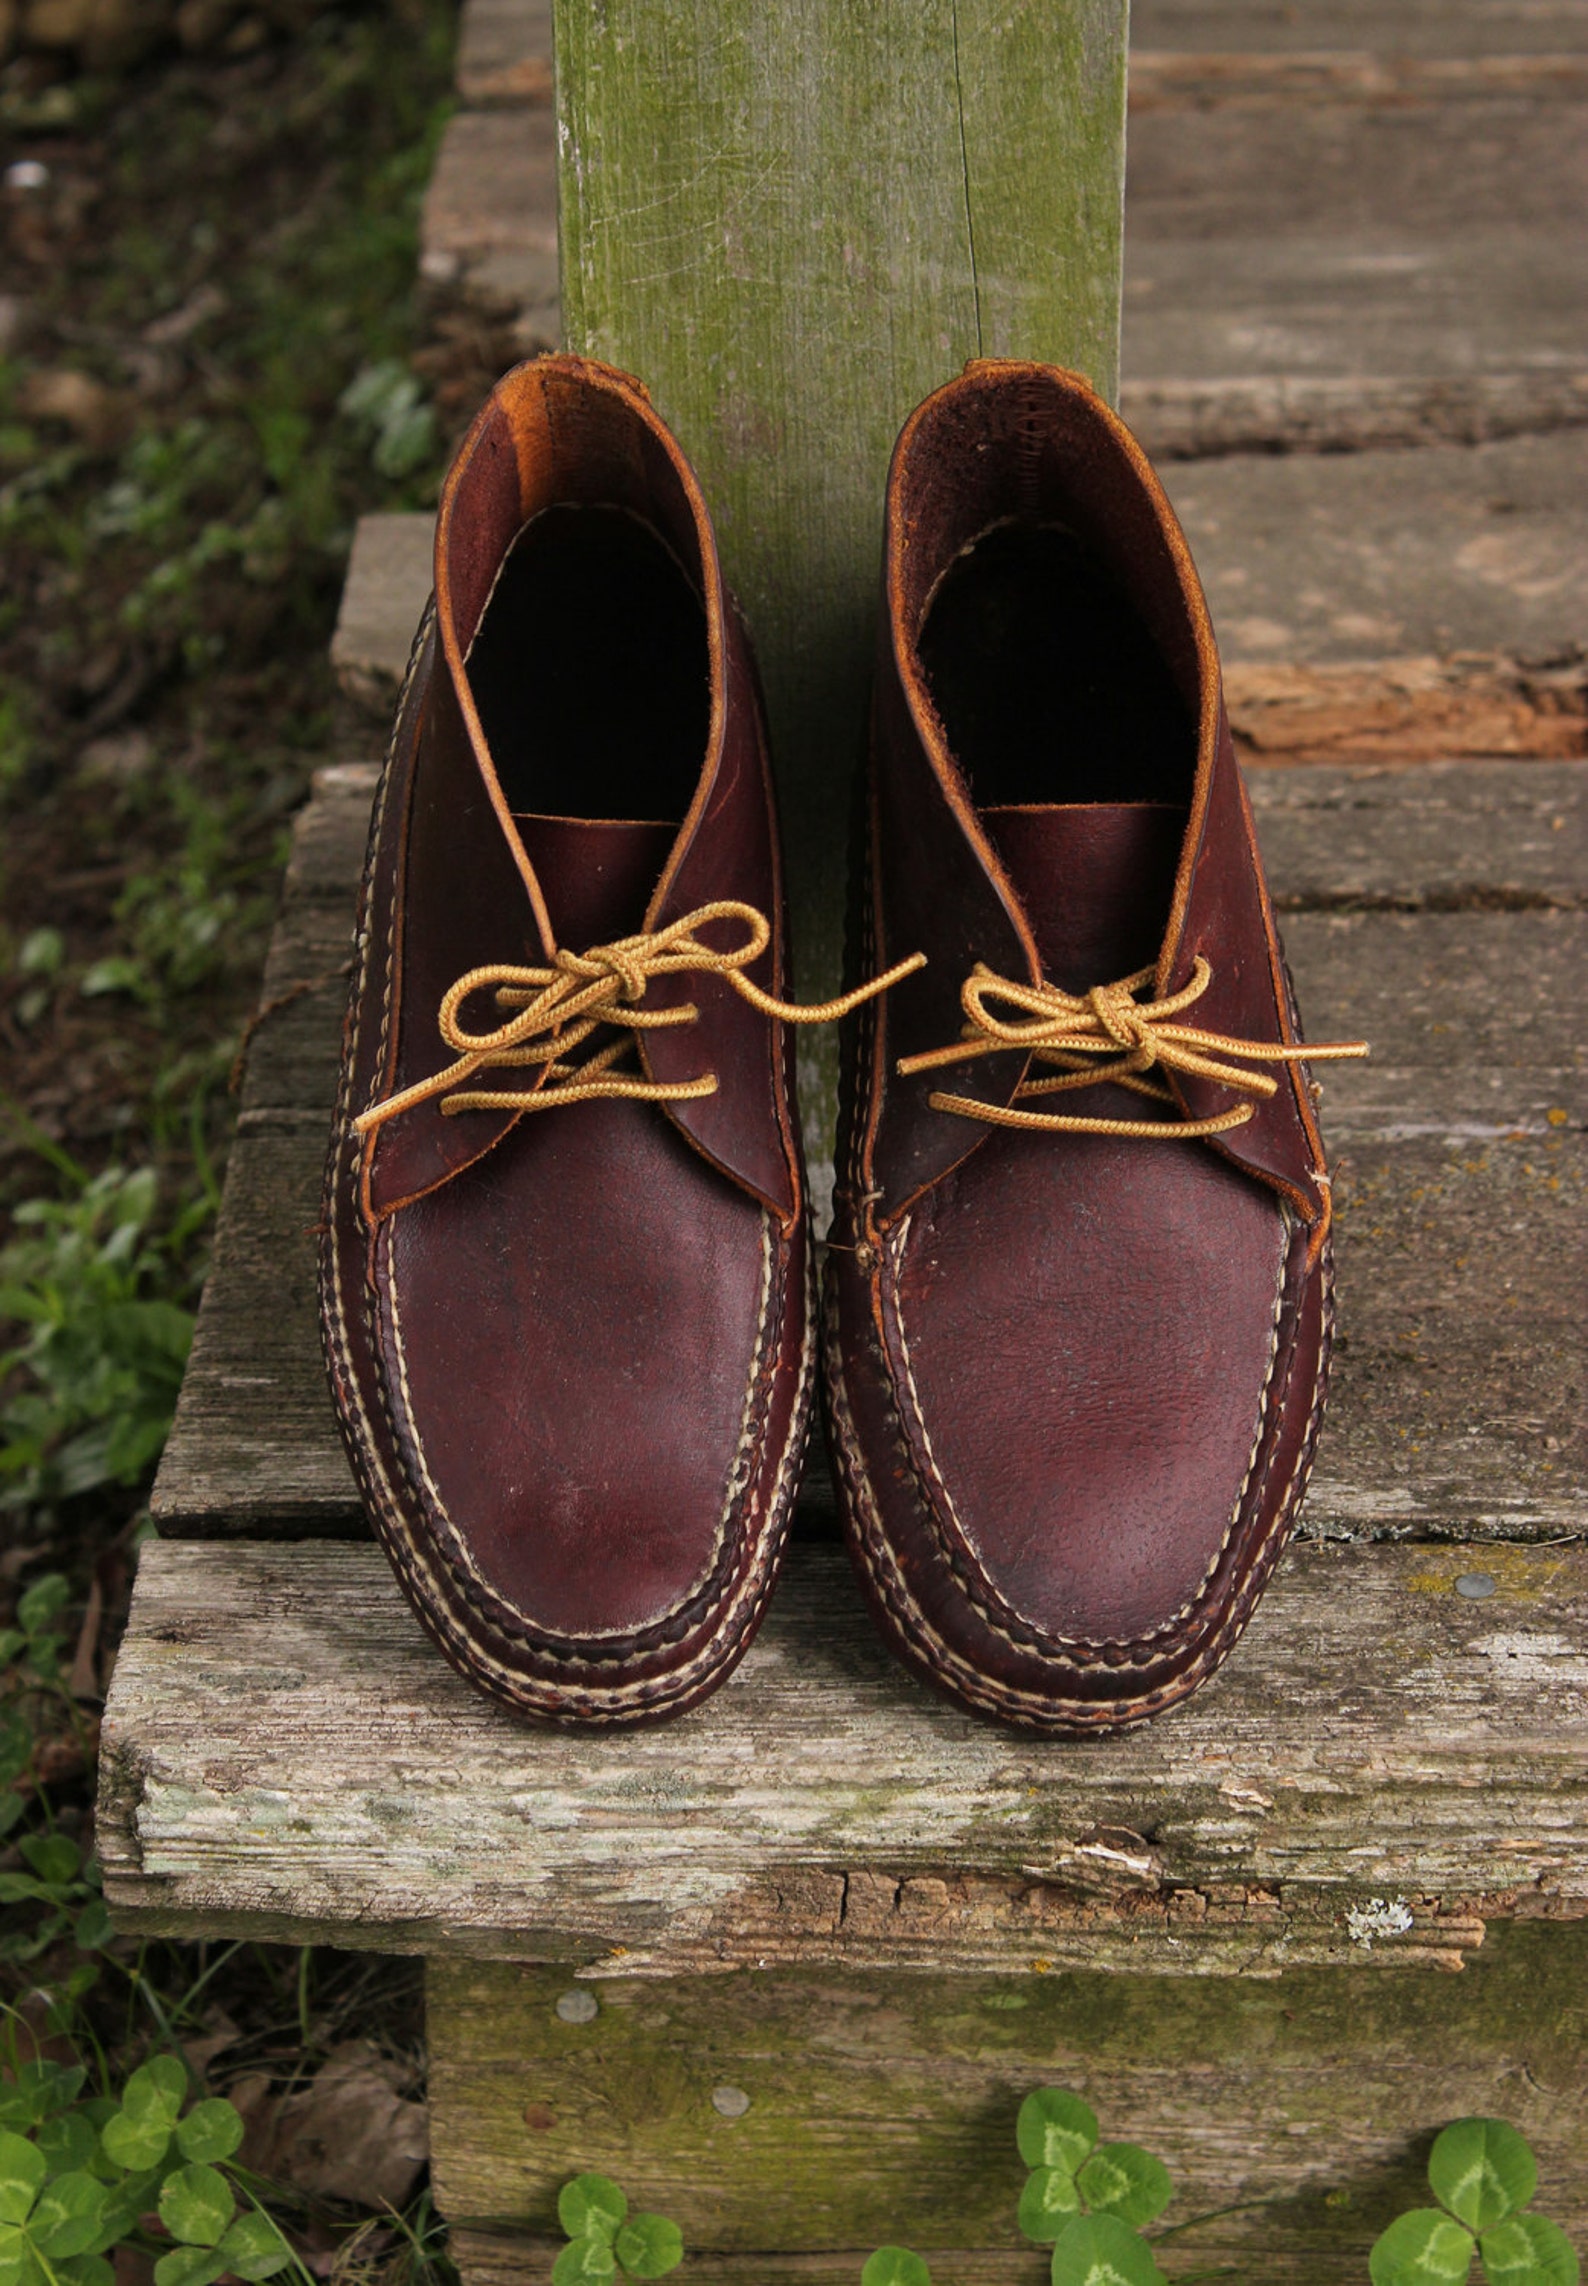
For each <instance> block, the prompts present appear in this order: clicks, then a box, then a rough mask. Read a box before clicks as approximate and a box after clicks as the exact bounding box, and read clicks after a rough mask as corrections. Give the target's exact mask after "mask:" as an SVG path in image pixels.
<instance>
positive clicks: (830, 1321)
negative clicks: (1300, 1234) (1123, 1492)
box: [825, 1260, 1334, 1732]
mask: <svg viewBox="0 0 1588 2286" xmlns="http://www.w3.org/2000/svg"><path fill="white" fill-rule="evenodd" d="M1320 1267H1321V1272H1322V1276H1323V1279H1324V1285H1323V1291H1322V1296H1321V1324H1320V1346H1319V1356H1318V1366H1317V1371H1316V1373H1315V1375H1314V1379H1313V1390H1312V1403H1311V1407H1310V1410H1309V1414H1308V1420H1307V1425H1306V1428H1305V1430H1304V1432H1303V1436H1302V1440H1301V1444H1300V1447H1299V1448H1298V1451H1297V1456H1296V1461H1295V1465H1294V1467H1293V1468H1292V1470H1291V1474H1290V1477H1289V1480H1288V1482H1287V1484H1286V1487H1285V1490H1284V1492H1283V1494H1282V1495H1281V1497H1280V1500H1279V1502H1278V1504H1277V1505H1276V1508H1275V1511H1274V1515H1273V1518H1272V1520H1271V1523H1270V1525H1269V1528H1268V1530H1267V1532H1266V1533H1265V1534H1264V1536H1263V1539H1262V1541H1261V1543H1260V1544H1259V1546H1258V1547H1257V1549H1256V1550H1254V1552H1253V1557H1252V1562H1251V1566H1250V1569H1249V1571H1248V1573H1247V1576H1246V1578H1245V1580H1244V1581H1243V1582H1242V1584H1241V1587H1240V1588H1239V1590H1238V1591H1237V1593H1236V1594H1235V1596H1234V1597H1232V1599H1231V1603H1230V1607H1229V1610H1228V1611H1227V1613H1226V1614H1225V1615H1224V1618H1223V1619H1222V1621H1221V1622H1220V1624H1219V1625H1218V1626H1217V1627H1216V1628H1215V1629H1214V1630H1213V1631H1212V1632H1211V1633H1210V1634H1209V1635H1208V1636H1207V1637H1206V1638H1205V1639H1204V1641H1203V1643H1202V1644H1201V1646H1200V1647H1199V1649H1198V1651H1197V1654H1196V1656H1195V1657H1194V1658H1193V1659H1192V1660H1190V1661H1189V1662H1188V1663H1187V1664H1186V1665H1185V1666H1184V1667H1183V1668H1180V1669H1178V1670H1177V1671H1176V1672H1174V1673H1173V1674H1171V1675H1170V1676H1169V1677H1168V1678H1167V1679H1166V1681H1165V1682H1164V1683H1162V1684H1160V1685H1159V1686H1157V1687H1156V1688H1155V1689H1153V1690H1150V1691H1146V1692H1141V1693H1138V1694H1136V1695H1135V1696H1133V1697H1129V1698H1124V1697H1120V1698H1111V1699H1106V1700H1105V1699H1084V1700H1074V1699H1059V1698H1056V1697H1055V1695H1054V1693H1053V1691H1052V1690H1051V1689H1046V1690H1042V1691H1036V1690H1025V1689H1022V1688H1021V1687H1019V1686H1017V1685H1012V1684H1011V1685H1006V1684H1002V1683H998V1682H995V1681H994V1680H992V1679H991V1678H990V1677H988V1676H986V1675H984V1674H982V1673H981V1672H980V1670H979V1669H977V1668H976V1667H974V1666H972V1665H971V1664H970V1663H969V1662H968V1661H967V1660H966V1659H965V1657H964V1656H963V1654H961V1653H960V1652H958V1651H956V1650H955V1649H954V1648H953V1647H952V1646H951V1645H950V1644H949V1643H947V1641H946V1640H945V1639H944V1638H943V1637H942V1635H941V1634H940V1632H939V1631H938V1630H937V1628H936V1627H935V1626H934V1625H933V1624H932V1622H931V1621H930V1620H929V1619H928V1617H927V1615H926V1613H925V1612H924V1611H923V1609H922V1608H921V1606H920V1604H919V1603H918V1602H917V1601H916V1599H915V1598H914V1596H913V1595H912V1594H911V1593H910V1591H909V1589H908V1587H907V1585H906V1583H905V1581H904V1578H903V1575H902V1573H901V1572H900V1570H899V1568H898V1564H897V1561H896V1558H895V1555H894V1551H893V1548H892V1545H891V1543H890V1541H889V1538H888V1535H887V1531H886V1528H885V1526H884V1525H883V1522H882V1516H881V1508H880V1504H879V1502H878V1501H877V1498H876V1494H875V1492H874V1490H873V1487H872V1485H871V1481H870V1478H869V1476H868V1474H867V1471H866V1467H865V1463H864V1459H863V1456H862V1453H861V1448H860V1441H859V1438H858V1435H857V1434H856V1431H855V1428H854V1424H853V1419H852V1416H851V1415H850V1412H849V1406H848V1398H847V1392H846V1389H845V1386H844V1375H843V1352H842V1338H841V1324H840V1319H839V1312H838V1288H837V1281H836V1278H830V1280H829V1288H828V1305H829V1306H828V1310H827V1313H826V1325H825V1348H826V1362H827V1377H828V1383H829V1396H830V1400H831V1410H832V1417H833V1425H834V1431H835V1440H836V1443H837V1446H838V1457H839V1464H840V1465H839V1479H838V1483H839V1493H840V1499H841V1501H842V1502H843V1504H844V1506H845V1508H846V1511H847V1514H846V1522H847V1525H848V1529H849V1538H850V1543H851V1546H852V1547H853V1549H854V1551H855V1553H856V1556H857V1558H858V1559H859V1561H860V1562H861V1565H862V1569H863V1570H864V1572H865V1574H866V1576H867V1578H868V1579H869V1580H870V1581H871V1583H872V1586H873V1587H874V1589H875V1591H876V1593H877V1595H878V1597H879V1599H880V1601H881V1603H882V1605H883V1609H884V1611H885V1613H886V1615H887V1619H888V1622H889V1625H890V1627H891V1628H892V1630H893V1632H894V1636H895V1642H896V1648H897V1649H898V1650H899V1652H900V1654H901V1655H902V1656H903V1657H905V1658H906V1659H907V1660H908V1661H909V1662H910V1663H911V1664H913V1665H916V1666H918V1667H920V1668H921V1669H922V1670H923V1672H925V1673H926V1674H927V1675H928V1676H929V1677H933V1678H934V1679H936V1680H939V1681H942V1682H945V1683H947V1684H948V1685H949V1687H950V1688H951V1689H953V1690H955V1691H956V1692H957V1693H958V1695H959V1696H960V1697H961V1698H963V1699H964V1700H966V1701H967V1702H968V1703H969V1704H971V1705H972V1706H975V1707H978V1708H980V1709H981V1710H982V1711H984V1712H988V1713H992V1714H996V1715H999V1716H1001V1717H1002V1718H1003V1719H1005V1720H1007V1721H1012V1722H1017V1723H1020V1724H1022V1725H1023V1726H1025V1727H1027V1728H1031V1729H1039V1730H1043V1729H1045V1730H1069V1731H1071V1732H1086V1731H1098V1730H1117V1729H1123V1728H1125V1727H1126V1726H1128V1725H1130V1724H1134V1723H1137V1722H1141V1721H1144V1720H1146V1719H1147V1718H1149V1717H1150V1716H1152V1715H1155V1714H1158V1713H1161V1712H1163V1711H1164V1710H1165V1708H1167V1707H1169V1706H1172V1705H1176V1704H1178V1703H1179V1702H1180V1701H1181V1700H1183V1699H1185V1698H1186V1697H1188V1696H1189V1695H1190V1694H1191V1692H1192V1691H1193V1690H1195V1689H1196V1688H1197V1686H1198V1685H1199V1684H1200V1683H1201V1682H1202V1681H1203V1680H1204V1679H1205V1677H1206V1676H1207V1675H1209V1674H1210V1673H1212V1672H1213V1670H1214V1669H1215V1668H1216V1667H1218V1666H1219V1665H1220V1664H1221V1663H1222V1661H1223V1660H1224V1659H1225V1658H1226V1657H1227V1656H1228V1654H1229V1652H1230V1651H1231V1650H1232V1649H1233V1647H1234V1645H1235V1644H1236V1642H1238V1641H1239V1639H1240V1637H1241V1635H1242V1634H1243V1633H1244V1632H1245V1629H1246V1627H1247V1625H1248V1624H1249V1622H1250V1619H1251V1616H1252V1612H1253V1610H1254V1609H1255V1607H1256V1604H1257V1601H1258V1598H1259V1596H1260V1594H1261V1591H1262V1589H1263V1587H1264V1586H1265V1584H1266V1582H1267V1580H1268V1579H1269V1577H1270V1576H1271V1574H1272V1572H1273V1568H1274V1565H1275V1564H1276V1563H1277V1561H1278V1558H1279V1556H1280V1554H1281V1553H1282V1551H1283V1549H1284V1547H1285V1545H1286V1543H1287V1541H1288V1539H1289V1536H1290V1525H1291V1522H1292V1519H1293V1517H1294V1514H1295V1511H1296V1508H1297V1506H1298V1505H1299V1503H1300V1500H1301V1498H1302V1496H1303V1494H1304V1493H1305V1490H1306V1485H1307V1480H1308V1477H1309V1476H1310V1474H1311V1467H1312V1461H1313V1457H1314V1454H1315V1451H1316V1447H1317V1438H1318V1430H1319V1427H1320V1425H1321V1421H1322V1416H1323V1407H1324V1400H1325V1395H1326V1391H1327V1383H1328V1364H1329V1354H1330V1349H1331V1346H1332V1336H1333V1326H1334V1287H1333V1264H1332V1260H1326V1261H1325V1262H1324V1263H1323V1264H1322V1265H1321V1266H1320ZM1297 1348H1298V1345H1297V1343H1296V1342H1295V1341H1294V1340H1293V1341H1292V1344H1291V1357H1292V1367H1293V1362H1294V1358H1295V1355H1296V1353H1297ZM1290 1377H1291V1375H1290V1371H1289V1370H1287V1374H1286V1389H1287V1391H1288V1387H1289V1381H1290ZM1271 1450H1272V1448H1271ZM1055 1664H1058V1662H1055ZM1109 1671H1110V1672H1114V1673H1117V1672H1119V1671H1120V1670H1118V1669H1111V1670H1109Z"/></svg>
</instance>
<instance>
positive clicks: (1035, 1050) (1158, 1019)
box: [898, 956, 1368, 1141]
mask: <svg viewBox="0 0 1588 2286" xmlns="http://www.w3.org/2000/svg"><path fill="white" fill-rule="evenodd" d="M1156 973H1157V971H1156V970H1155V969H1151V968H1141V969H1138V970H1137V971H1136V973H1135V975H1134V976H1126V977H1121V979H1120V980H1119V982H1118V983H1117V984H1098V985H1094V986H1093V988H1092V990H1091V991H1090V992H1087V993H1080V994H1077V993H1072V992H1061V991H1060V990H1059V988H1058V986H1057V985H1053V984H1012V983H1011V982H1010V981H1009V979H1008V978H1007V977H1003V976H995V975H994V973H993V971H992V970H991V969H990V968H987V967H985V966H984V965H983V964H982V963H981V962H980V961H978V962H977V964H976V966H975V968H974V969H973V970H972V971H971V973H970V975H969V977H967V979H966V981H965V986H964V989H963V991H962V992H961V994H960V1004H961V1006H962V1007H963V1008H964V1011H965V1015H966V1019H967V1021H966V1025H965V1036H964V1039H963V1040H962V1041H961V1042H959V1043H958V1044H957V1045H956V1046H954V1047H952V1048H931V1049H928V1051H927V1052H926V1054H924V1055H920V1056H906V1057H905V1058H904V1059H903V1061H902V1062H901V1063H900V1065H899V1067H898V1068H899V1071H900V1073H901V1075H907V1074H909V1073H911V1072H924V1071H931V1070H934V1069H935V1068H936V1067H938V1066H939V1065H942V1064H957V1063H963V1062H965V1061H966V1060H967V1059H968V1058H970V1057H972V1056H991V1055H997V1054H999V1053H1000V1052H1001V1051H1003V1050H1006V1049H1009V1048H1023V1049H1025V1050H1026V1051H1027V1052H1028V1053H1032V1054H1034V1055H1035V1056H1036V1059H1037V1061H1038V1062H1039V1063H1044V1064H1053V1065H1055V1066H1057V1068H1058V1070H1059V1071H1060V1072H1061V1073H1062V1074H1063V1075H1064V1076H1063V1077H1062V1078H1059V1079H1031V1080H1024V1081H1022V1083H1021V1085H1020V1086H1019V1087H1018V1088H1017V1089H1016V1090H1015V1102H1014V1103H1012V1104H999V1103H979V1102H977V1100H976V1099H975V1097H974V1096H966V1095H943V1094H938V1093H934V1094H932V1095H931V1096H929V1097H928V1098H927V1100H928V1102H929V1103H930V1104H931V1106H932V1108H933V1110H934V1111H954V1112H959V1113H961V1114H963V1116H964V1117H965V1118H967V1119H985V1120H988V1121H990V1122H991V1123H992V1124H993V1125H994V1126H996V1127H1041V1128H1049V1129H1055V1130H1063V1131H1065V1132H1067V1133H1070V1134H1079V1135H1140V1136H1144V1137H1150V1138H1152V1139H1154V1140H1156V1139H1157V1138H1158V1137H1160V1136H1163V1137H1168V1138H1170V1139H1179V1140H1182V1141H1185V1140H1189V1139H1190V1138H1191V1137H1193V1136H1197V1135H1223V1134H1225V1133H1226V1132H1227V1131H1228V1130H1229V1129H1230V1128H1232V1127H1244V1126H1245V1124H1246V1122H1247V1121H1248V1120H1249V1119H1251V1118H1253V1117H1255V1115H1256V1111H1257V1106H1256V1104H1255V1103H1253V1102H1251V1101H1247V1102H1245V1103H1242V1104H1238V1105H1236V1107H1235V1108H1234V1109H1233V1110H1231V1111H1224V1112H1220V1113H1219V1114H1218V1116H1217V1117H1216V1118H1213V1119H1185V1118H1174V1119H1086V1118H1079V1117H1076V1116H1074V1115H1072V1114H1069V1113H1065V1112H1043V1111H1021V1110H1019V1109H1017V1108H1016V1107H1017V1105H1018V1104H1019V1102H1020V1100H1021V1098H1022V1097H1026V1096H1038V1095H1057V1094H1060V1093H1062V1092H1063V1091H1064V1090H1066V1089H1069V1088H1086V1087H1101V1086H1103V1085H1104V1084H1105V1083H1107V1084H1108V1085H1111V1086H1114V1087H1126V1088H1129V1089H1130V1090H1131V1091H1132V1092H1133V1093H1134V1094H1136V1095H1144V1096H1148V1097H1150V1098H1151V1099H1152V1100H1153V1101H1154V1102H1156V1103H1164V1104H1167V1105H1168V1106H1169V1107H1170V1109H1171V1110H1175V1109H1177V1108H1178V1106H1177V1104H1176V1100H1175V1097H1174V1095H1173V1093H1172V1092H1171V1090H1170V1088H1169V1086H1168V1084H1167V1083H1166V1082H1165V1081H1164V1080H1162V1079H1150V1078H1148V1077H1147V1074H1148V1073H1149V1072H1150V1071H1152V1069H1153V1067H1154V1066H1157V1067H1158V1069H1159V1070H1161V1071H1165V1072H1182V1073H1184V1074H1185V1075H1186V1076H1187V1077H1188V1078H1195V1079H1208V1080H1216V1081H1217V1082H1218V1083H1219V1085H1220V1086H1222V1087H1235V1088H1241V1089H1244V1090H1245V1091H1246V1094H1247V1095H1248V1097H1251V1096H1254V1095H1261V1096H1271V1095H1272V1094H1273V1093H1274V1092H1275V1090H1276V1089H1277V1087H1278V1085H1279V1082H1278V1081H1277V1080H1276V1079H1273V1078H1271V1077H1270V1076H1269V1074H1268V1073H1267V1072H1262V1071H1246V1070H1243V1069H1241V1065H1242V1064H1253V1063H1284V1064H1290V1063H1310V1062H1322V1061H1325V1060H1327V1059H1329V1058H1339V1057H1344V1056H1365V1055H1366V1054H1367V1052H1368V1050H1367V1042H1366V1041H1365V1040H1343V1041H1334V1042H1331V1043H1329V1044H1328V1045H1326V1046H1322V1047H1313V1046H1305V1047H1303V1046H1296V1047H1283V1046H1280V1045H1278V1044H1273V1045H1270V1044H1269V1043H1268V1042H1267V1041H1260V1040H1231V1039H1228V1038H1226V1036H1225V1035H1224V1034H1223V1033H1222V1032H1204V1031H1200V1030H1199V1029H1198V1028H1197V1027H1196V1026H1195V1025H1193V1024H1177V1023H1176V1022H1175V1021H1174V1019H1175V1018H1176V1017H1177V1016H1178V1015H1180V1014H1181V1012H1182V1011H1183V1010H1184V1009H1187V1008H1189V1007H1190V1006H1191V1005H1192V1003H1193V1002H1194V1001H1197V1000H1200V999H1201V997H1202V995H1203V993H1204V992H1205V991H1206V990H1207V988H1208V984H1209V981H1210V979H1211V978H1212V975H1213V971H1212V969H1211V968H1210V967H1209V966H1208V964H1207V962H1206V961H1205V960H1203V959H1202V958H1201V957H1200V956H1199V957H1198V960H1197V964H1196V967H1195V969H1194V970H1193V972H1192V976H1191V981H1190V983H1189V984H1187V985H1186V986H1184V987H1183V989H1182V990H1181V991H1179V992H1176V993H1171V994H1170V996H1169V997H1168V999H1166V1000H1140V999H1138V998H1137V994H1138V993H1140V992H1141V991H1142V990H1143V989H1144V988H1147V987H1150V986H1151V984H1152V981H1153V978H1154V976H1155V975H1156ZM991 1001H1001V1002H1003V1003H1004V1004H1005V1005H1007V1006H1008V1007H1011V1008H1018V1009H1020V1010H1021V1011H1022V1012H1023V1013H1022V1015H1021V1016H1020V1017H1018V1018H1015V1019H1012V1020H1011V1019H1010V1018H1008V1017H1001V1016H996V1015H994V1013H993V1011H992V1009H991V1007H990V1006H989V1005H988V1004H989V1002H991ZM1232 1058H1238V1059H1239V1062H1235V1061H1231V1060H1229V1059H1232Z"/></svg>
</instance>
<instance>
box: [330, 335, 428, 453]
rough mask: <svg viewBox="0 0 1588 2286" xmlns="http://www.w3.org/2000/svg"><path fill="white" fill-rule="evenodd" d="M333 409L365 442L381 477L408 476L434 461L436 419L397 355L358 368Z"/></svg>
mask: <svg viewBox="0 0 1588 2286" xmlns="http://www.w3.org/2000/svg"><path fill="white" fill-rule="evenodd" d="M337 410H338V411H339V412H340V413H342V414H343V415H344V416H345V417H346V418H347V419H348V420H350V421H352V422H354V423H355V424H356V425H357V426H358V427H359V428H361V429H362V430H363V431H364V433H365V435H366V436H367V437H368V438H369V440H370V459H371V460H372V461H373V462H374V465H375V467H376V468H377V469H378V470H379V471H380V473H381V475H382V476H390V477H402V476H411V475H412V474H413V473H414V471H415V470H416V469H419V468H422V467H423V466H424V465H425V463H426V462H427V461H428V460H430V459H432V458H433V457H434V454H435V451H436V446H437V443H438V441H439V433H438V431H437V428H436V416H435V414H434V413H433V412H432V411H431V409H430V407H429V405H428V403H427V402H426V400H425V393H424V390H423V388H422V387H421V385H420V383H419V382H418V381H417V380H416V379H415V377H414V375H413V374H412V373H410V372H409V371H408V369H407V368H406V366H404V365H402V364H400V363H399V362H398V360H397V359H396V358H395V357H383V358H381V359H380V360H379V362H378V363H376V364H374V365H365V366H362V367H361V368H360V370H359V371H358V372H357V373H356V374H355V375H354V377H353V379H352V380H351V381H350V382H349V383H348V385H347V387H346V388H345V389H344V390H343V392H342V394H341V397H340V399H339V400H338V404H337Z"/></svg>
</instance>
